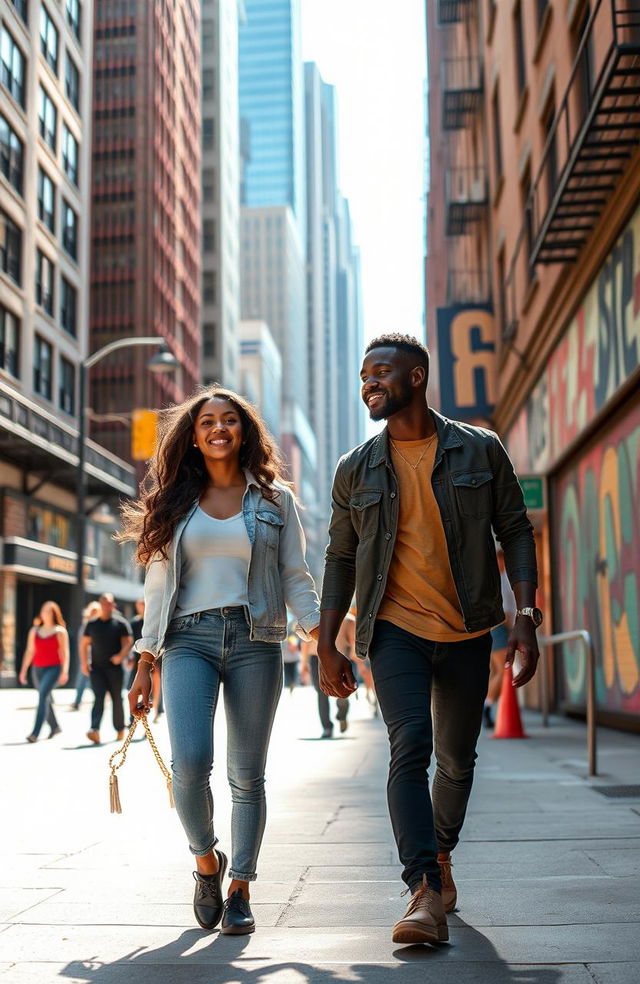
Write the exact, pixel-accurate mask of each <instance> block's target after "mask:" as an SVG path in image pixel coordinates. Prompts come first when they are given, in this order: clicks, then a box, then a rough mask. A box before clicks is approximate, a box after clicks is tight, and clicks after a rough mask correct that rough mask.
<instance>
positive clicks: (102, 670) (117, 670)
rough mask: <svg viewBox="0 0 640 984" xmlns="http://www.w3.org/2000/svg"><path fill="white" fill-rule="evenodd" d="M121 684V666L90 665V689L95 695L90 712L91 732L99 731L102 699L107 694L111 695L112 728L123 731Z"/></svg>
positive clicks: (102, 705)
mask: <svg viewBox="0 0 640 984" xmlns="http://www.w3.org/2000/svg"><path fill="white" fill-rule="evenodd" d="M123 683H124V671H123V669H122V666H121V665H119V666H114V664H113V663H105V664H104V665H103V664H102V663H98V665H97V666H93V665H92V667H91V687H92V689H93V693H94V695H95V702H94V705H93V709H92V711H91V729H92V730H93V731H99V730H100V722H101V721H102V714H103V712H104V698H105V696H106V695H107V694H111V704H112V713H113V727H114V728H115V730H116V731H122V730H124V704H123V703H122V686H123Z"/></svg>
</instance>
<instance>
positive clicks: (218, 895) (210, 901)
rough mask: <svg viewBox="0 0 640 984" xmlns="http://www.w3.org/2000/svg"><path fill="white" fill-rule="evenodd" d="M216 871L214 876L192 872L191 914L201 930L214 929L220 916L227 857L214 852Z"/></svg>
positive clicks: (219, 852)
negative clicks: (194, 883)
mask: <svg viewBox="0 0 640 984" xmlns="http://www.w3.org/2000/svg"><path fill="white" fill-rule="evenodd" d="M216 855H217V857H218V865H219V867H218V870H217V872H216V873H215V875H201V874H200V872H199V871H194V873H193V877H194V878H195V882H196V890H195V892H194V895H193V912H194V915H195V917H196V922H197V923H198V925H199V926H201V927H202V929H215V927H216V926H217V925H218V923H219V922H220V918H221V916H222V908H223V904H224V903H223V899H222V879H223V878H224V873H225V871H226V870H227V856H226V854H223V853H222V851H216Z"/></svg>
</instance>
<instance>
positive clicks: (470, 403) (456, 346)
mask: <svg viewBox="0 0 640 984" xmlns="http://www.w3.org/2000/svg"><path fill="white" fill-rule="evenodd" d="M438 362H439V368H440V409H441V410H442V413H444V414H445V415H446V416H448V417H455V418H456V419H457V420H476V419H478V418H481V419H487V418H489V417H490V416H491V414H492V413H493V410H494V408H495V405H496V341H495V322H494V318H493V314H492V313H491V310H490V308H488V307H482V306H481V305H478V304H474V305H473V306H472V307H464V306H461V305H456V306H453V307H446V308H438Z"/></svg>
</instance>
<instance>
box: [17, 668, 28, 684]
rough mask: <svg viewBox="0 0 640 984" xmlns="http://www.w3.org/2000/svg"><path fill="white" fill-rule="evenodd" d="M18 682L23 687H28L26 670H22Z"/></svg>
mask: <svg viewBox="0 0 640 984" xmlns="http://www.w3.org/2000/svg"><path fill="white" fill-rule="evenodd" d="M18 682H19V683H21V684H22V686H23V687H24V686H25V685H26V683H27V672H26V670H21V671H20V676H19V677H18Z"/></svg>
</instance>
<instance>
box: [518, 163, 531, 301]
mask: <svg viewBox="0 0 640 984" xmlns="http://www.w3.org/2000/svg"><path fill="white" fill-rule="evenodd" d="M520 194H521V197H522V211H523V213H524V231H525V247H526V261H527V282H529V281H530V280H531V279H532V276H533V267H532V265H531V256H532V255H533V214H532V202H531V165H530V164H527V167H526V170H525V172H524V174H523V176H522V181H521V184H520Z"/></svg>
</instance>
